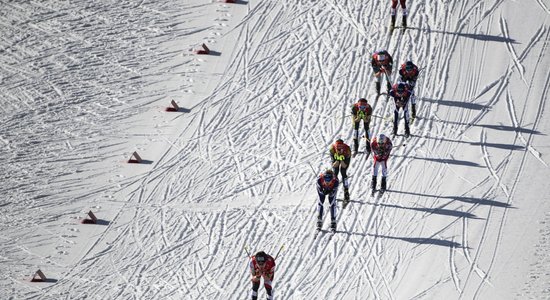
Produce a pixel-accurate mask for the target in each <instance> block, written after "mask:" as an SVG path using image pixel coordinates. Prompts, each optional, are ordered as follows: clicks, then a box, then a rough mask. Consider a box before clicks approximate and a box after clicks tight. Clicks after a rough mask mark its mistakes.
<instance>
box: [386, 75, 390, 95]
mask: <svg viewBox="0 0 550 300" xmlns="http://www.w3.org/2000/svg"><path fill="white" fill-rule="evenodd" d="M388 79H389V78H388ZM386 89H387V92H388V97H389V94H390V91H391V83H389V82H386Z"/></svg>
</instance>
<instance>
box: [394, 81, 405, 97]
mask: <svg viewBox="0 0 550 300" xmlns="http://www.w3.org/2000/svg"><path fill="white" fill-rule="evenodd" d="M396 90H397V93H398V94H403V93H404V92H405V83H403V82H400V83H398V84H397V89H396Z"/></svg>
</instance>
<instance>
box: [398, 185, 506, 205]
mask: <svg viewBox="0 0 550 300" xmlns="http://www.w3.org/2000/svg"><path fill="white" fill-rule="evenodd" d="M388 191H391V192H393V193H400V194H408V195H413V196H420V197H431V198H436V199H449V200H451V201H460V202H466V203H470V204H475V205H490V206H497V207H505V208H516V207H513V206H511V205H510V204H508V203H505V202H499V201H495V200H488V199H481V198H474V197H464V196H440V195H430V194H422V193H415V192H406V191H399V190H390V189H388Z"/></svg>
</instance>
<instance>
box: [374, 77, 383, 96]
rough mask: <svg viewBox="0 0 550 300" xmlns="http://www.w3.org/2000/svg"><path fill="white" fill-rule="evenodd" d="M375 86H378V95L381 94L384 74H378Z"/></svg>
mask: <svg viewBox="0 0 550 300" xmlns="http://www.w3.org/2000/svg"><path fill="white" fill-rule="evenodd" d="M374 84H375V87H376V94H377V95H380V86H381V85H382V74H378V75H377V76H376V81H375V83H374Z"/></svg>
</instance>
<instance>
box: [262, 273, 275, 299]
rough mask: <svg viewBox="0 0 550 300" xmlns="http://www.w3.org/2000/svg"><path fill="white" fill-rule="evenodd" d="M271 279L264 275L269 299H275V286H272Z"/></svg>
mask: <svg viewBox="0 0 550 300" xmlns="http://www.w3.org/2000/svg"><path fill="white" fill-rule="evenodd" d="M271 284H272V283H271V280H268V279H266V278H265V277H264V287H265V292H266V293H267V299H268V300H273V299H274V298H273V292H274V291H273V287H272V286H271Z"/></svg>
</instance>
